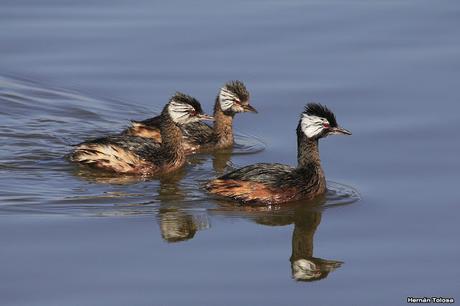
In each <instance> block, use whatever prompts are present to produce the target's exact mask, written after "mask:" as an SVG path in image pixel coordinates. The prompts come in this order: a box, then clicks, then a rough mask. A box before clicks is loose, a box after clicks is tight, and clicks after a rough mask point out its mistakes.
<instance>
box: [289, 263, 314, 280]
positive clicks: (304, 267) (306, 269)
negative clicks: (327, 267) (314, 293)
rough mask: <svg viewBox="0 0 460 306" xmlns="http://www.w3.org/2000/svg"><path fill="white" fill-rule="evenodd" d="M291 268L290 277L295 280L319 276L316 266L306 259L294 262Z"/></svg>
mask: <svg viewBox="0 0 460 306" xmlns="http://www.w3.org/2000/svg"><path fill="white" fill-rule="evenodd" d="M292 268H293V269H292V270H293V274H292V276H293V277H294V279H296V280H309V279H312V278H314V277H318V276H319V275H320V274H321V273H320V272H319V270H318V268H317V266H316V264H315V263H314V262H313V261H311V260H308V259H298V260H296V261H294V262H293V264H292Z"/></svg>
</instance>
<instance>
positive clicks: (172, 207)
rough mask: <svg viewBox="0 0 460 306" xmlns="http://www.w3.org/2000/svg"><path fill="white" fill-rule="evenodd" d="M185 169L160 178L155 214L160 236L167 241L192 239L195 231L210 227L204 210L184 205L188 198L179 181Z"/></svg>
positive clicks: (184, 173) (183, 175)
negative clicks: (188, 207)
mask: <svg viewBox="0 0 460 306" xmlns="http://www.w3.org/2000/svg"><path fill="white" fill-rule="evenodd" d="M185 175H186V171H184V170H182V171H177V172H175V173H173V174H170V175H168V176H163V177H161V178H160V186H159V188H158V197H157V199H158V200H159V202H160V208H159V210H158V214H157V216H156V218H157V221H158V224H159V226H160V231H161V237H162V238H163V239H164V240H165V241H167V242H180V241H185V240H189V239H192V238H193V237H194V236H195V234H196V232H197V231H199V230H204V229H208V228H210V222H209V219H208V216H207V213H206V211H198V212H197V211H191V210H189V209H187V207H184V205H185V203H187V200H188V199H189V195H188V194H187V192H186V191H185V190H184V189H182V188H180V181H181V180H182V179H183V178H184V177H185Z"/></svg>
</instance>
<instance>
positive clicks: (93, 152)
mask: <svg viewBox="0 0 460 306" xmlns="http://www.w3.org/2000/svg"><path fill="white" fill-rule="evenodd" d="M70 159H71V160H72V161H74V162H79V163H82V164H87V165H91V166H94V167H97V168H101V169H104V170H110V171H115V172H119V173H130V174H147V173H152V172H154V171H155V170H156V169H155V166H154V165H152V164H151V163H148V162H147V161H145V160H144V159H142V158H140V157H139V156H138V155H136V154H134V153H133V152H130V151H128V150H126V149H124V148H122V147H120V146H118V145H114V144H98V143H83V144H81V145H79V146H77V148H76V149H75V151H74V152H73V153H72V155H71V157H70Z"/></svg>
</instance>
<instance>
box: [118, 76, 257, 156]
mask: <svg viewBox="0 0 460 306" xmlns="http://www.w3.org/2000/svg"><path fill="white" fill-rule="evenodd" d="M242 112H254V113H257V110H256V109H255V108H254V107H252V106H251V105H250V104H249V92H248V90H247V89H246V86H244V84H243V83H242V82H240V81H230V82H228V83H226V84H225V85H224V87H222V88H221V90H220V92H219V95H218V96H217V98H216V102H215V104H214V119H215V120H214V126H213V127H211V126H209V125H207V124H206V123H203V122H194V123H190V124H186V125H183V126H182V130H183V132H184V136H185V141H184V148H185V150H186V151H187V153H193V152H194V151H197V150H200V149H203V150H209V149H223V148H229V147H232V146H233V116H235V114H237V113H242ZM159 126H160V116H157V117H154V118H150V119H146V120H144V121H140V122H133V123H132V126H131V127H129V128H128V129H127V130H125V131H124V133H125V134H127V135H133V136H140V137H146V138H153V139H155V140H156V141H161V135H160V133H159Z"/></svg>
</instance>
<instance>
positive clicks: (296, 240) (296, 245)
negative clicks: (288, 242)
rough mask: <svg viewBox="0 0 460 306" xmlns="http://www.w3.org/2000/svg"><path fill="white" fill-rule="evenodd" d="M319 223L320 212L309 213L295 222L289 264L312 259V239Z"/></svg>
mask: <svg viewBox="0 0 460 306" xmlns="http://www.w3.org/2000/svg"><path fill="white" fill-rule="evenodd" d="M320 222H321V213H320V212H311V213H310V212H309V213H308V214H306V215H302V218H301V219H300V218H299V219H298V220H296V221H295V226H294V232H293V233H292V254H291V262H293V261H296V260H299V259H307V258H310V257H313V237H314V235H315V232H316V228H317V227H318V225H319V223H320Z"/></svg>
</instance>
